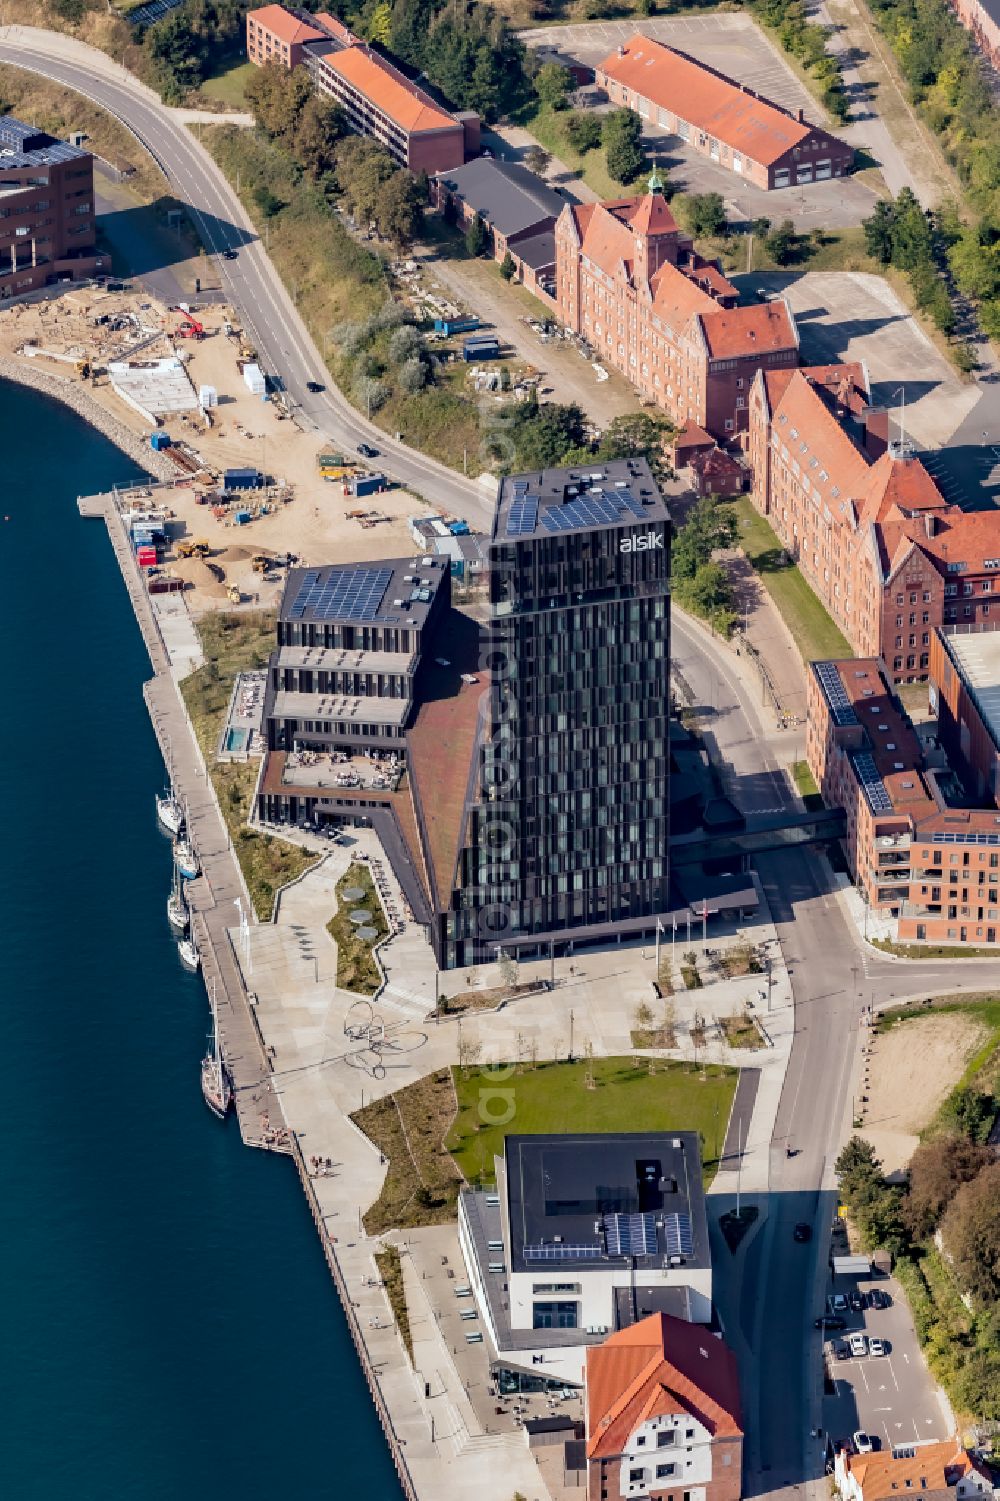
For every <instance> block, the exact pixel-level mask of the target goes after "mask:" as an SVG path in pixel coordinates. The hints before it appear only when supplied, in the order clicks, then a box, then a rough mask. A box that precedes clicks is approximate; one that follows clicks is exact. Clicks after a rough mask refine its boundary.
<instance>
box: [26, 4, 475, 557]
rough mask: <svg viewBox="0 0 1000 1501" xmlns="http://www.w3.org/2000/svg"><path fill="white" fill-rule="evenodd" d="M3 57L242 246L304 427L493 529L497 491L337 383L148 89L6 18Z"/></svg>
mask: <svg viewBox="0 0 1000 1501" xmlns="http://www.w3.org/2000/svg"><path fill="white" fill-rule="evenodd" d="M0 61H2V62H5V63H11V64H13V65H14V66H16V67H21V68H26V69H28V70H29V71H31V72H34V73H40V74H42V75H43V76H44V77H46V78H51V79H53V80H55V81H56V82H58V83H63V84H65V85H67V86H68V87H69V88H72V89H75V90H77V92H78V93H80V94H83V95H85V96H86V97H87V98H89V99H92V100H93V101H94V102H95V103H96V104H99V105H101V107H102V108H104V109H106V110H108V111H109V112H110V113H111V114H113V115H115V116H116V117H117V118H118V119H119V120H121V121H122V122H123V123H124V124H125V125H126V126H127V127H128V129H129V130H130V131H131V132H132V133H133V134H134V135H135V136H136V137H137V138H138V139H139V140H140V141H141V142H142V144H143V145H144V146H145V147H146V149H147V150H148V151H149V152H150V153H151V154H152V156H153V157H154V158H155V160H156V161H157V162H158V163H159V165H160V166H161V168H162V169H163V171H164V172H165V174H166V176H167V178H168V179H169V182H170V185H171V188H172V189H173V191H174V192H175V194H176V195H177V197H178V198H180V199H182V200H183V201H184V202H185V203H187V204H189V205H190V206H191V209H192V210H193V212H194V215H195V217H196V218H197V220H198V224H199V229H200V232H201V235H202V239H203V241H204V243H205V246H206V247H207V249H208V251H209V253H211V254H216V255H217V254H219V253H220V252H221V251H222V250H224V249H226V248H234V249H237V250H238V257H237V259H236V260H235V261H221V262H219V267H220V272H221V276H222V281H223V285H224V287H225V289H226V293H227V296H228V298H229V300H230V301H231V302H232V304H233V306H234V307H235V308H236V309H237V310H238V312H239V316H240V319H241V320H242V322H243V325H244V327H245V328H246V330H247V332H248V334H249V336H250V338H251V340H252V342H253V343H254V345H255V346H256V348H257V350H258V352H259V354H260V357H261V363H262V365H263V367H264V369H265V371H266V372H267V374H268V375H270V376H272V377H273V378H276V379H277V380H279V381H280V382H281V384H282V385H283V387H284V389H285V391H286V393H287V395H288V398H289V402H290V404H291V406H292V410H293V413H294V415H295V417H296V419H297V420H298V421H299V422H300V423H301V425H302V426H303V427H305V428H307V429H311V430H313V431H317V432H320V433H322V434H323V435H324V437H326V438H328V439H329V440H330V442H331V443H333V444H335V445H336V446H337V447H340V448H346V449H348V450H353V449H355V448H356V447H357V444H358V442H359V441H362V440H367V441H368V442H370V443H371V444H372V445H373V446H374V447H375V448H377V449H378V450H379V455H380V457H379V465H380V467H381V468H383V469H384V471H385V473H386V474H388V475H389V476H390V477H391V478H392V479H394V480H396V481H397V482H398V483H399V484H401V485H404V486H405V487H406V488H407V489H409V490H414V491H416V493H417V494H419V495H421V496H423V497H424V498H425V499H426V500H428V501H430V502H432V503H433V504H435V505H439V506H441V507H442V508H444V509H445V510H447V511H451V512H454V513H455V514H456V515H459V516H463V517H465V519H466V520H468V521H469V522H470V523H471V524H474V525H475V526H477V527H478V528H480V529H483V530H487V531H488V530H489V528H490V526H491V523H492V517H493V509H494V505H493V501H494V496H493V493H492V491H491V490H485V489H484V488H483V487H482V486H480V485H477V484H476V483H474V482H472V481H470V480H463V479H462V477H461V476H459V475H456V474H454V473H453V472H452V471H451V470H449V469H446V468H445V467H444V466H443V465H441V464H438V463H437V462H436V461H435V460H433V459H430V458H428V457H427V456H426V455H424V454H421V453H419V452H417V451H416V450H415V449H412V448H409V447H407V445H406V444H405V443H401V442H397V441H396V440H395V439H391V438H388V437H387V436H386V435H385V433H384V432H383V431H382V430H381V428H378V427H376V426H375V425H374V424H372V423H369V422H367V421H366V420H365V418H363V417H362V416H361V415H360V414H359V413H358V412H357V411H355V409H354V408H353V407H352V406H351V405H350V404H349V402H348V401H347V400H346V399H345V398H344V397H343V396H342V395H341V394H340V392H339V391H337V390H336V389H335V388H333V387H330V376H329V372H328V371H327V369H326V367H325V365H324V363H323V360H322V358H321V356H320V352H319V350H318V349H317V348H316V345H315V344H314V343H313V340H312V337H311V335H310V334H309V331H308V330H307V328H306V326H305V323H304V322H303V320H302V318H301V316H300V314H299V312H298V309H297V308H296V307H295V306H294V304H293V302H292V300H291V298H290V296H289V295H288V293H287V292H286V291H285V288H284V287H283V285H282V283H281V281H280V279H279V277H278V274H277V272H276V271H275V269H274V267H273V265H272V264H271V261H270V259H269V258H268V256H267V253H266V251H265V249H264V246H263V245H262V244H261V242H260V241H259V239H258V238H257V236H256V233H255V231H254V229H253V227H252V225H251V224H250V222H249V220H248V219H247V217H246V215H245V214H244V212H243V209H242V206H241V205H240V202H239V200H238V198H237V197H236V195H235V193H234V192H233V191H232V189H231V188H230V186H229V184H228V183H227V181H226V179H225V177H224V176H223V174H222V173H221V172H220V170H219V168H218V167H217V166H216V165H215V163H214V161H213V160H212V158H211V157H210V156H209V154H208V152H207V151H205V150H204V148H203V147H202V146H201V145H200V144H199V143H198V141H197V140H196V138H195V137H194V136H193V135H192V134H191V132H190V130H188V129H187V127H186V126H185V125H183V124H181V123H179V122H178V121H177V120H176V119H175V117H174V114H173V112H172V111H171V110H169V109H167V108H166V107H165V106H164V105H163V104H161V103H160V101H159V100H158V99H157V98H156V96H155V95H154V94H153V93H152V91H151V90H149V89H147V88H146V87H145V86H144V85H143V84H141V83H139V82H138V80H137V79H135V78H133V77H132V75H131V74H129V73H127V72H126V71H125V70H124V69H122V68H120V67H117V66H116V65H115V64H114V63H113V62H112V61H111V59H110V58H108V57H106V56H105V54H104V53H102V52H98V51H96V50H95V49H93V48H90V47H86V46H84V44H82V43H79V42H75V41H73V40H72V39H71V38H66V37H61V36H56V35H54V34H52V33H43V32H39V31H33V30H31V29H30V28H22V27H8V28H6V29H5V30H4V31H3V33H2V34H0ZM310 380H314V381H320V382H322V383H324V384H325V385H327V387H328V389H327V390H326V391H324V392H322V393H312V392H310V391H308V390H307V389H306V383H307V381H310Z"/></svg>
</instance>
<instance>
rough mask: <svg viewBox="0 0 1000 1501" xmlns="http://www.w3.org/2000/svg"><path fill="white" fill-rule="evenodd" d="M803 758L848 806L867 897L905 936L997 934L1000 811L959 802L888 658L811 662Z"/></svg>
mask: <svg viewBox="0 0 1000 1501" xmlns="http://www.w3.org/2000/svg"><path fill="white" fill-rule="evenodd" d="M806 705H807V710H806V713H807V719H806V757H807V760H808V762H809V769H810V770H811V772H812V774H813V776H814V777H815V779H816V784H817V786H818V787H819V789H820V791H821V793H822V795H823V800H824V802H825V803H827V805H828V806H830V807H839V808H843V810H844V813H845V816H846V820H847V832H846V838H845V839H844V841H843V843H844V848H845V853H846V855H847V861H848V865H849V867H850V870H851V874H852V876H853V877H854V880H855V881H856V882H857V884H858V885H859V886H860V887H861V889H862V891H863V892H864V895H865V900H866V902H867V903H868V905H869V906H871V907H872V908H873V909H876V910H877V911H879V912H880V913H881V914H883V915H885V916H889V917H892V918H895V919H896V937H898V938H899V939H900V940H901V941H903V942H916V943H923V942H927V943H945V944H957V945H961V944H968V945H970V946H974V947H977V948H978V947H984V946H991V945H995V944H996V943H997V942H998V939H1000V813H997V811H996V810H995V809H994V810H989V809H979V808H965V807H955V806H953V805H952V804H951V803H949V801H948V800H947V799H946V798H945V796H944V795H943V793H942V791H941V789H940V787H939V786H938V781H937V776H936V774H935V772H934V771H933V770H931V769H930V768H929V767H928V766H927V764H926V760H925V757H924V753H923V750H922V747H921V745H920V742H919V740H918V738H917V736H916V734H915V732H914V729H913V726H912V724H911V723H910V720H909V717H908V716H907V714H906V712H905V710H904V709H903V708H902V707H901V706H900V704H899V702H898V700H897V699H896V697H895V695H894V693H893V689H892V683H891V679H890V676H889V673H888V671H887V669H886V666H885V663H884V662H883V661H881V660H879V659H877V658H871V657H868V658H851V659H849V660H847V661H839V662H813V663H812V665H811V667H810V670H809V673H808V675H807V681H806Z"/></svg>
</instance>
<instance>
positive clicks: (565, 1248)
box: [458, 1131, 712, 1384]
mask: <svg viewBox="0 0 1000 1501" xmlns="http://www.w3.org/2000/svg"><path fill="white" fill-rule="evenodd" d="M495 1167H496V1188H495V1189H492V1190H491V1189H480V1190H475V1189H468V1190H465V1191H464V1192H463V1193H462V1195H461V1197H460V1200H459V1217H458V1226H459V1239H460V1242H461V1246H462V1252H463V1255H464V1257H465V1261H466V1266H467V1267H468V1272H469V1281H470V1285H471V1287H472V1289H473V1291H474V1293H475V1296H476V1298H477V1301H478V1303H479V1307H480V1312H481V1314H482V1317H483V1320H484V1322H485V1324H486V1327H487V1329H488V1331H489V1336H490V1339H491V1342H492V1344H493V1347H494V1350H495V1353H496V1367H498V1368H499V1370H500V1372H501V1373H502V1372H503V1371H505V1370H506V1371H510V1372H512V1373H514V1372H525V1371H526V1372H529V1373H530V1374H531V1375H532V1376H533V1377H534V1378H536V1379H537V1380H538V1381H540V1382H542V1383H546V1382H552V1383H557V1384H564V1383H566V1382H572V1383H574V1384H579V1383H581V1382H582V1381H583V1375H584V1365H585V1362H586V1351H587V1347H588V1346H589V1345H594V1344H597V1343H599V1342H600V1341H601V1340H603V1339H605V1338H606V1337H607V1336H608V1334H610V1333H612V1332H613V1331H616V1330H620V1329H625V1328H628V1327H630V1326H631V1325H633V1324H635V1323H637V1322H638V1321H639V1320H641V1319H643V1318H646V1317H648V1316H649V1315H650V1314H653V1313H668V1314H671V1315H672V1316H674V1317H675V1318H680V1319H684V1320H686V1321H687V1322H689V1323H695V1324H707V1323H708V1322H709V1321H710V1319H711V1317H712V1266H711V1256H710V1251H709V1243H708V1224H707V1219H706V1215H705V1196H704V1190H703V1187H702V1179H701V1153H700V1149H699V1141H698V1137H697V1135H696V1134H695V1133H694V1132H690V1131H685V1132H678V1133H671V1134H646V1133H635V1134H631V1133H630V1134H626V1135H617V1136H605V1135H592V1134H586V1135H566V1136H508V1137H507V1139H506V1143H505V1151H504V1156H503V1157H502V1158H500V1157H498V1158H496V1159H495ZM518 1379H520V1378H518Z"/></svg>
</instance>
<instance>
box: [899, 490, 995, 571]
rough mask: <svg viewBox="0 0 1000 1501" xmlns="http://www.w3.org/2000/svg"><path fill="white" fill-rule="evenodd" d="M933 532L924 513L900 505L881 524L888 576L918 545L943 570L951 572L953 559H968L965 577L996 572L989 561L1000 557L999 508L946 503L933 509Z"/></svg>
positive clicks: (966, 560) (958, 560) (957, 561)
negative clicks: (911, 513) (914, 513)
mask: <svg viewBox="0 0 1000 1501" xmlns="http://www.w3.org/2000/svg"><path fill="white" fill-rule="evenodd" d="M930 514H931V516H932V518H933V519H932V521H931V525H932V526H933V535H931V536H928V533H927V526H926V524H925V517H924V516H922V515H921V516H915V517H908V516H904V515H903V514H902V513H901V512H899V511H898V510H896V509H893V510H892V511H890V514H889V516H888V517H887V519H886V520H884V521H882V522H880V524H879V526H878V534H879V542H880V545H881V551H882V566H883V568H884V569H885V571H886V575H887V577H889V576H891V575H892V574H893V573H895V572H896V570H897V568H898V567H899V566H900V565H901V564H902V562H903V561H904V559H905V558H906V557H907V555H908V554H909V552H910V549H911V547H917V548H919V549H920V551H921V552H922V553H923V554H924V556H925V557H926V558H928V559H929V560H930V562H931V563H933V565H934V567H935V568H936V569H937V571H938V573H939V574H942V575H943V574H946V573H947V572H948V565H949V563H964V564H965V568H964V569H963V570H962V575H961V576H962V577H968V575H970V574H976V573H994V572H995V571H996V570H995V569H992V568H991V569H987V567H986V562H987V559H989V560H990V561H991V562H992V561H995V560H996V559H997V558H1000V519H998V518H997V514H996V512H995V511H963V510H962V509H961V508H960V507H959V506H951V505H944V504H943V503H942V506H941V509H940V510H936V511H933V512H931V513H930Z"/></svg>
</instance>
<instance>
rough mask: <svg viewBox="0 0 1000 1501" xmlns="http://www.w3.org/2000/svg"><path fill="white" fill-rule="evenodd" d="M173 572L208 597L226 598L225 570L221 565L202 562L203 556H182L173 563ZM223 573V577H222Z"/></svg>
mask: <svg viewBox="0 0 1000 1501" xmlns="http://www.w3.org/2000/svg"><path fill="white" fill-rule="evenodd" d="M171 572H172V573H174V574H176V576H177V577H178V578H182V579H183V580H184V582H185V583H187V584H190V585H191V587H192V588H193V589H197V590H198V592H199V593H200V594H204V595H205V597H206V598H207V599H225V598H226V586H225V584H224V582H223V580H224V579H225V576H226V575H225V571H224V570H223V569H222V568H219V567H214V568H213V567H211V566H210V565H209V564H208V563H204V562H202V560H201V558H180V559H179V560H178V561H177V562H176V563H173V564H172V565H171ZM220 575H221V577H220Z"/></svg>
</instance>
